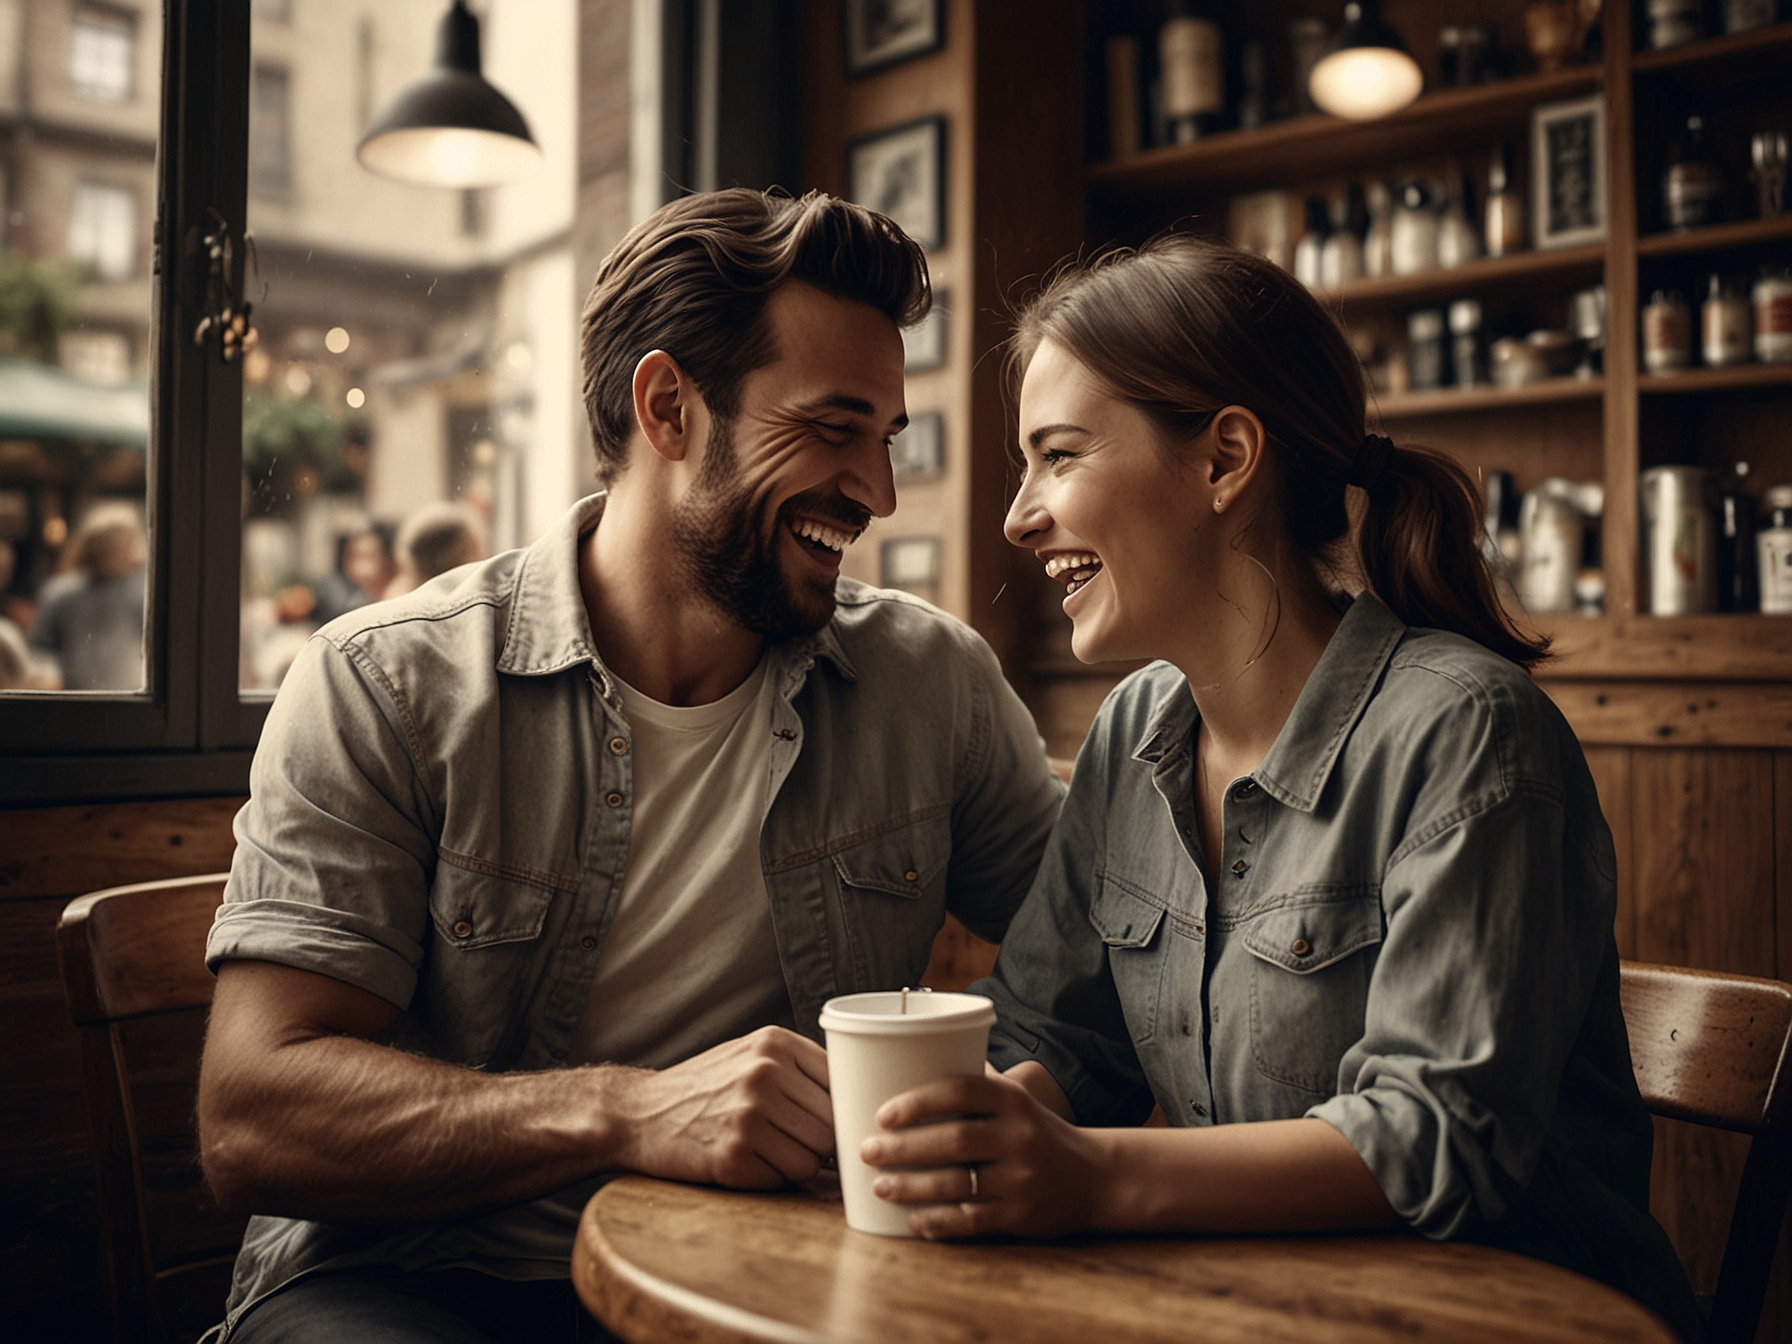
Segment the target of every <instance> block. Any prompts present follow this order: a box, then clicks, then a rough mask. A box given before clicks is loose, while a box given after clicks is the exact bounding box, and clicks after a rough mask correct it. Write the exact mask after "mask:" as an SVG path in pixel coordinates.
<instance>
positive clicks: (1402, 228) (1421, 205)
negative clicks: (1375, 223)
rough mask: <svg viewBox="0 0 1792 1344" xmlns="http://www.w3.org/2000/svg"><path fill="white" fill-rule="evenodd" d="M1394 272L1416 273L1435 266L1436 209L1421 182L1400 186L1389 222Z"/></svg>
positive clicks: (1402, 273) (1396, 273)
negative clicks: (1391, 234)
mask: <svg viewBox="0 0 1792 1344" xmlns="http://www.w3.org/2000/svg"><path fill="white" fill-rule="evenodd" d="M1391 228H1392V230H1393V238H1392V246H1391V251H1392V260H1393V263H1394V274H1395V275H1417V274H1419V273H1420V272H1421V271H1429V270H1432V269H1434V268H1435V267H1436V266H1437V209H1436V207H1435V206H1433V205H1432V203H1431V193H1430V192H1429V191H1427V190H1426V189H1425V184H1424V183H1422V182H1408V183H1407V184H1406V185H1405V186H1404V187H1402V188H1401V189H1400V198H1399V201H1398V202H1397V203H1396V204H1395V206H1394V218H1393V223H1392V225H1391Z"/></svg>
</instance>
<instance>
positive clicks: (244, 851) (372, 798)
mask: <svg viewBox="0 0 1792 1344" xmlns="http://www.w3.org/2000/svg"><path fill="white" fill-rule="evenodd" d="M414 736H415V734H414V731H413V729H412V728H411V726H410V723H409V719H408V716H407V713H406V708H405V704H404V702H403V699H402V697H401V696H400V695H399V694H398V692H397V690H396V688H395V687H394V686H393V684H392V683H391V681H390V680H389V679H388V678H387V677H386V676H385V675H384V674H383V673H382V672H381V671H380V669H379V668H378V667H377V666H376V665H374V664H373V663H372V662H371V661H370V660H368V659H367V658H366V656H365V655H364V654H362V653H360V651H359V650H358V649H356V648H355V647H354V646H353V645H347V646H344V647H338V646H337V645H336V644H335V643H333V642H332V641H331V640H330V639H328V638H327V637H324V636H317V637H314V638H312V639H311V640H310V642H309V643H307V644H306V646H305V648H304V649H303V651H302V652H301V653H300V654H299V657H298V658H297V659H296V660H295V661H294V663H293V666H292V669H291V671H290V672H289V673H288V674H287V677H286V680H285V682H284V683H283V684H282V686H281V689H280V693H279V695H278V696H277V697H276V698H275V701H274V705H273V708H272V709H271V710H270V712H269V714H268V719H267V724H266V727H265V728H264V729H263V732H262V736H261V744H260V746H259V747H258V748H257V750H256V753H255V761H254V764H253V766H252V767H251V770H250V797H249V801H248V803H246V804H245V805H244V807H243V809H242V810H241V811H240V812H239V813H238V814H237V817H236V822H235V833H236V854H235V857H234V858H233V860H232V862H231V868H230V881H229V883H228V885H227V886H226V888H225V894H224V904H223V905H222V906H221V907H220V908H219V911H218V915H217V918H216V920H215V922H214V923H213V925H212V930H211V935H210V938H209V939H208V941H207V944H206V965H207V966H209V967H210V968H211V969H212V970H213V971H214V972H215V971H216V970H217V968H218V967H219V965H220V964H222V963H223V962H226V961H231V960H260V961H272V962H279V963H281V964H283V965H287V966H292V967H296V968H298V969H300V970H310V971H317V972H320V973H322V974H326V975H329V976H331V977H333V978H335V979H337V980H342V981H345V982H347V983H349V984H352V985H355V986H357V987H358V988H361V989H365V990H367V991H369V992H370V993H373V994H377V995H378V996H379V997H381V998H382V999H385V1000H387V1001H388V1002H390V1003H392V1004H394V1005H396V1006H397V1007H399V1008H401V1009H402V1008H405V1007H408V1006H409V1004H410V1001H411V996H412V994H413V993H414V992H415V990H416V986H417V973H418V967H419V965H420V964H421V962H422V960H423V949H424V942H425V937H426V930H427V923H428V919H429V910H428V884H429V881H430V878H431V875H432V873H433V869H434V862H435V859H434V854H435V846H434V843H433V840H432V838H431V837H432V835H433V829H434V828H433V823H432V816H433V809H432V807H431V805H430V802H429V800H428V798H427V794H426V788H425V784H424V781H423V779H422V778H421V776H420V773H419V770H418V768H417V759H416V755H415V752H414V746H415V743H414V741H413V739H414Z"/></svg>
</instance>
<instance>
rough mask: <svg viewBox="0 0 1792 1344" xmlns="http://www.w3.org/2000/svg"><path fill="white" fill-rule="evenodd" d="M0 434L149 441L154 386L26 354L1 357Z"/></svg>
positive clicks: (145, 443)
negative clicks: (78, 371)
mask: <svg viewBox="0 0 1792 1344" xmlns="http://www.w3.org/2000/svg"><path fill="white" fill-rule="evenodd" d="M0 438H6V439H76V440H89V441H94V442H99V443H117V444H127V445H130V446H133V447H138V448H146V447H148V445H149V388H148V387H147V386H146V385H145V384H143V383H135V382H133V383H118V384H114V383H94V382H89V381H88V380H87V379H85V378H77V377H76V376H75V375H74V374H72V373H64V372H63V371H62V370H61V369H58V368H52V367H51V366H50V365H48V364H34V363H32V362H31V361H30V360H26V359H4V358H0Z"/></svg>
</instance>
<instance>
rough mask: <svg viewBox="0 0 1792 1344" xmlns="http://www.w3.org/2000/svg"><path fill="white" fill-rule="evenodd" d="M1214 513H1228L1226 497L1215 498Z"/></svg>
mask: <svg viewBox="0 0 1792 1344" xmlns="http://www.w3.org/2000/svg"><path fill="white" fill-rule="evenodd" d="M1213 511H1214V512H1215V513H1224V512H1225V511H1226V497H1225V496H1224V495H1219V496H1216V497H1215V499H1214V501H1213Z"/></svg>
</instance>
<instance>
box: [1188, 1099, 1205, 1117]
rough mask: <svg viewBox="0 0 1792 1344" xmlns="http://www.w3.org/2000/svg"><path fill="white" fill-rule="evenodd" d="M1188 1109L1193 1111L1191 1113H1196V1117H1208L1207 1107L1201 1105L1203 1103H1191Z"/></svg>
mask: <svg viewBox="0 0 1792 1344" xmlns="http://www.w3.org/2000/svg"><path fill="white" fill-rule="evenodd" d="M1188 1108H1189V1109H1190V1110H1191V1111H1193V1112H1194V1113H1195V1114H1196V1115H1206V1114H1207V1108H1206V1107H1205V1106H1203V1105H1202V1104H1201V1103H1200V1102H1198V1101H1191V1102H1189V1104H1188Z"/></svg>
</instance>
